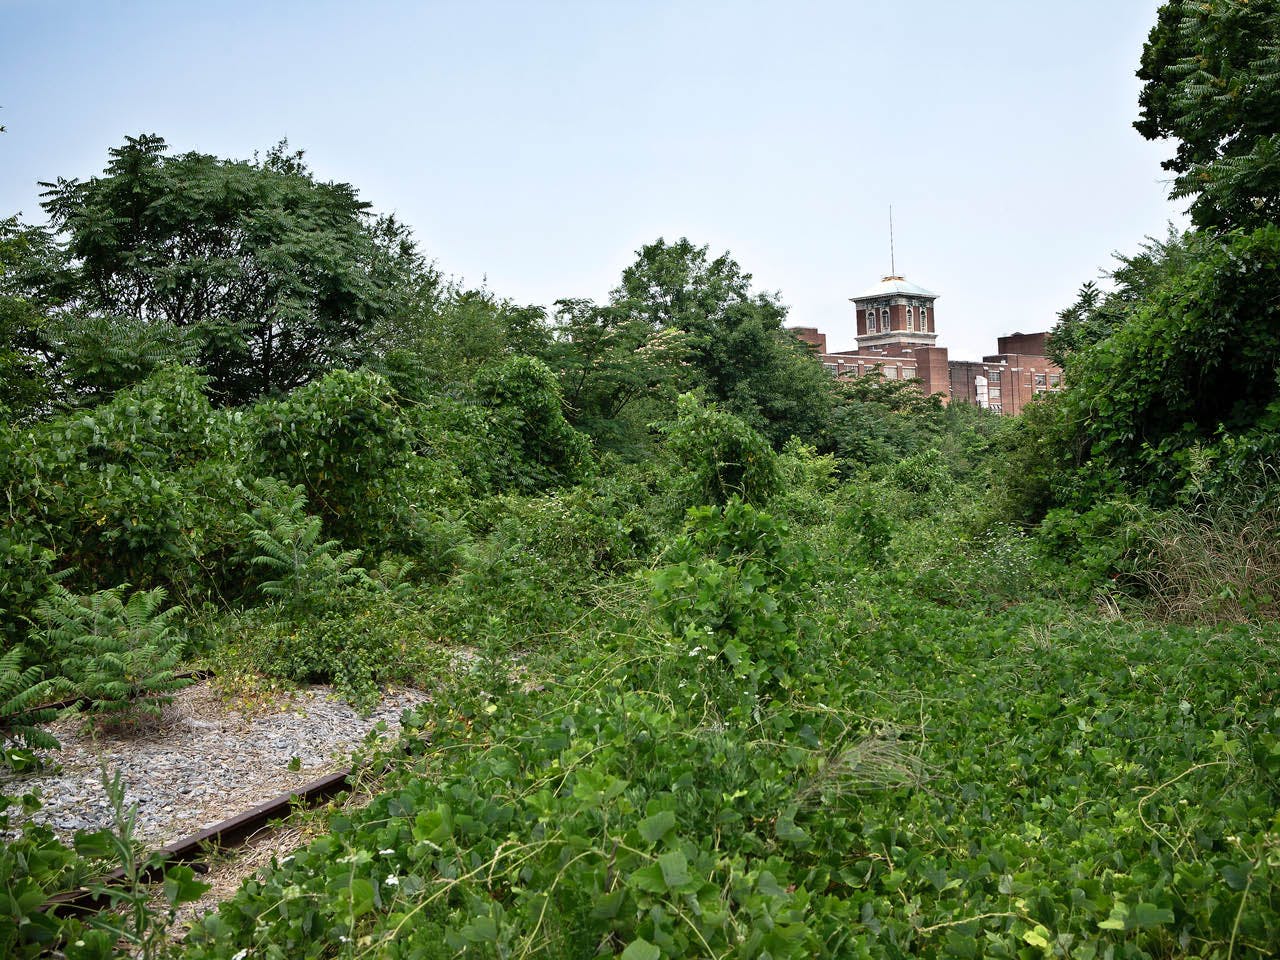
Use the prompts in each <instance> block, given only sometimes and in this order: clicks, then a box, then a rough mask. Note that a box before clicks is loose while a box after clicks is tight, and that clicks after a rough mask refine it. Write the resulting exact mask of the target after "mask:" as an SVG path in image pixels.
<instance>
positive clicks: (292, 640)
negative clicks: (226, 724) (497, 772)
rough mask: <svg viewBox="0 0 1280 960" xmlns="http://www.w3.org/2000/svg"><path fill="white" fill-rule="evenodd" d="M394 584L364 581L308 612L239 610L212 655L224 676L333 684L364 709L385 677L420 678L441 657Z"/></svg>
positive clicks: (417, 612)
mask: <svg viewBox="0 0 1280 960" xmlns="http://www.w3.org/2000/svg"><path fill="white" fill-rule="evenodd" d="M391 579H392V581H393V583H391V584H384V583H380V582H379V581H378V580H376V579H370V580H366V585H365V586H363V587H362V588H348V589H346V590H345V591H343V592H342V593H340V594H337V595H333V596H330V597H328V598H326V601H325V604H324V606H323V607H321V608H318V609H317V610H315V611H314V612H313V613H312V615H310V616H304V615H300V614H298V613H296V612H292V613H291V612H290V611H289V610H287V609H285V608H283V607H279V606H268V607H260V608H257V609H254V610H250V611H247V612H245V613H242V614H239V615H236V616H234V617H232V618H230V619H229V620H227V621H225V622H224V624H223V626H222V639H223V641H224V642H223V646H222V647H221V648H220V649H219V650H218V651H217V652H216V653H215V654H214V657H213V660H214V663H215V664H216V666H217V669H218V672H219V675H220V676H225V677H231V676H234V675H235V674H237V673H240V674H242V673H244V672H245V671H256V672H257V673H259V674H262V675H264V676H268V677H275V678H278V679H281V680H288V681H291V682H294V683H331V684H333V686H334V687H335V688H336V690H337V691H338V693H340V694H341V695H342V696H344V697H346V698H347V699H348V700H350V701H351V702H352V703H354V704H356V705H357V706H359V707H362V708H368V707H372V706H373V705H374V704H375V703H377V701H378V697H379V692H380V685H381V684H382V683H385V682H386V681H388V680H393V679H400V680H407V681H412V680H418V679H420V678H421V677H422V676H423V675H425V674H426V673H427V672H429V669H428V664H429V662H431V661H434V660H435V659H437V658H438V657H437V655H436V654H434V651H433V649H432V648H433V647H434V646H435V645H436V644H437V642H438V638H437V637H436V636H435V635H434V634H433V633H432V632H431V624H430V622H429V620H427V618H425V617H424V616H423V612H422V611H421V610H420V609H417V608H416V607H414V606H412V605H410V604H406V603H404V602H402V600H401V599H398V597H401V594H400V593H399V591H398V590H397V589H396V587H395V584H394V581H395V579H396V578H395V575H394V572H393V573H392V574H391Z"/></svg>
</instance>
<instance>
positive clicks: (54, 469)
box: [0, 367, 237, 597]
mask: <svg viewBox="0 0 1280 960" xmlns="http://www.w3.org/2000/svg"><path fill="white" fill-rule="evenodd" d="M203 389H204V380H203V378H202V377H200V376H199V375H198V374H196V373H195V372H194V371H191V370H187V369H185V368H181V367H174V368H168V369H165V370H163V371H161V372H160V373H158V374H156V375H155V376H153V377H151V378H150V379H149V380H147V381H145V382H144V383H142V384H139V385H138V386H136V387H132V388H130V389H127V390H123V391H120V392H119V393H118V394H116V396H115V397H113V398H112V400H111V401H110V402H108V403H104V404H102V405H100V406H97V407H94V408H92V409H90V410H83V411H78V412H75V413H69V414H65V415H63V416H60V417H55V418H52V419H49V420H46V421H42V422H39V423H36V424H33V425H31V426H30V427H28V428H26V429H25V430H23V431H22V432H21V433H20V434H19V435H18V436H16V437H15V438H14V440H13V441H12V445H11V447H10V450H9V452H10V454H11V459H10V461H9V463H8V464H7V465H6V466H7V470H6V475H5V476H4V483H5V485H6V490H5V496H6V499H7V502H8V504H9V508H10V511H11V513H10V516H15V517H16V518H17V519H18V522H17V523H16V524H13V525H12V526H10V527H9V529H8V530H7V531H6V532H5V533H4V534H0V536H3V537H5V539H6V541H7V543H8V544H9V546H8V547H7V548H6V549H5V553H6V564H8V563H21V564H24V565H26V564H33V565H34V566H35V567H36V568H39V567H41V566H45V565H47V563H48V560H47V558H46V559H42V555H41V553H40V551H41V548H51V549H53V550H54V553H55V554H56V564H57V566H58V567H59V568H60V569H63V570H69V571H70V577H71V582H72V583H74V584H75V585H76V586H78V587H80V588H83V589H92V588H93V587H94V586H95V585H100V584H103V583H106V584H118V583H125V582H128V583H134V584H137V585H139V586H143V587H150V586H165V587H167V588H169V589H170V590H171V591H173V592H174V593H175V595H179V596H184V597H185V596H187V595H188V594H194V595H200V594H201V593H203V592H205V591H206V590H207V589H208V588H209V587H210V582H211V581H215V582H216V573H211V570H212V568H213V567H214V566H215V564H216V558H217V557H219V556H221V555H222V554H223V553H224V552H225V551H226V550H227V549H228V548H229V538H230V529H231V520H232V518H233V516H234V507H233V504H234V499H235V498H234V493H233V491H234V484H235V480H236V479H237V471H236V467H235V464H234V455H233V448H234V444H235V436H236V426H235V422H234V420H233V419H232V418H231V417H230V416H228V415H225V414H215V412H214V411H213V410H212V409H211V407H210V406H209V401H208V399H207V398H206V397H205V395H204V392H203ZM35 582H38V577H37V578H36V581H35Z"/></svg>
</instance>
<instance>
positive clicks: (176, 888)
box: [164, 866, 210, 907]
mask: <svg viewBox="0 0 1280 960" xmlns="http://www.w3.org/2000/svg"><path fill="white" fill-rule="evenodd" d="M209 887H210V884H207V883H204V882H202V881H200V880H197V879H196V873H195V871H194V870H192V869H191V868H190V867H188V866H176V867H170V868H169V869H168V870H166V871H165V875H164V896H165V899H166V900H168V901H169V905H170V906H172V907H176V906H179V905H181V904H184V903H194V902H195V901H197V900H199V899H200V897H201V896H202V895H203V894H204V892H205V891H206V890H208V889H209Z"/></svg>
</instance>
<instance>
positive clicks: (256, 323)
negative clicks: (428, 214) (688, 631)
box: [21, 134, 414, 403]
mask: <svg viewBox="0 0 1280 960" xmlns="http://www.w3.org/2000/svg"><path fill="white" fill-rule="evenodd" d="M110 156H111V159H110V161H109V163H108V164H107V168H106V170H105V171H104V172H103V174H102V175H101V176H97V177H91V178H89V179H87V180H78V179H72V180H66V179H59V180H57V181H55V182H52V183H46V184H43V186H45V188H46V192H45V200H44V208H45V210H46V212H47V213H48V216H49V227H48V231H49V233H50V234H51V235H52V236H53V237H54V238H55V239H56V241H57V250H58V254H59V255H58V256H56V257H52V258H44V259H42V260H40V261H32V262H31V263H29V269H27V270H26V271H25V272H24V275H23V276H22V278H21V279H22V281H24V282H25V284H26V285H27V288H28V290H29V291H30V295H31V297H32V299H36V300H38V301H40V302H41V303H42V304H43V305H44V306H45V308H46V309H48V310H49V311H51V312H55V313H58V314H61V315H63V316H70V317H84V316H89V315H98V316H106V317H119V318H125V319H126V320H129V321H133V322H134V324H135V325H136V324H144V325H147V326H158V327H167V328H170V329H175V330H181V331H184V332H185V334H186V335H188V336H189V337H190V338H191V340H192V342H193V344H194V350H195V353H196V354H197V356H198V358H199V359H198V363H199V365H200V367H201V368H202V369H203V371H204V372H205V373H207V374H208V375H209V377H210V382H211V388H212V390H213V392H214V394H215V396H217V397H219V398H220V399H221V400H223V401H224V402H230V403H242V402H245V401H248V400H250V399H252V398H254V397H258V396H262V395H269V394H278V393H280V392H282V391H286V390H289V389H291V388H293V387H296V386H298V385H300V384H303V383H306V382H308V381H309V380H311V379H314V378H315V377H316V376H317V375H319V374H321V373H322V372H324V371H325V370H327V369H331V368H333V367H343V366H352V365H354V364H356V363H357V362H358V361H359V359H360V358H361V356H362V354H363V353H364V352H365V351H366V350H367V344H366V343H364V342H363V340H362V338H363V336H364V335H365V334H366V332H367V331H368V330H370V328H371V327H372V326H373V325H374V323H375V322H376V321H377V320H378V319H380V318H381V317H383V316H385V315H386V314H388V313H389V312H390V311H391V310H392V308H393V304H394V297H395V295H396V292H397V290H398V288H399V286H400V283H399V281H400V275H401V274H402V273H403V271H404V270H405V268H406V266H407V265H408V264H409V263H410V262H412V260H413V258H414V254H413V250H412V246H411V244H409V242H408V239H407V236H406V235H405V233H404V232H403V230H401V229H400V228H399V227H398V225H396V224H395V223H394V222H393V221H389V220H375V219H374V218H373V217H372V216H371V215H370V214H369V204H368V203H366V202H364V201H362V200H360V199H359V196H358V194H357V192H356V189H355V188H354V187H352V186H350V185H349V184H342V183H322V182H319V181H317V180H316V179H315V178H314V177H313V176H312V175H311V173H310V172H309V171H308V170H307V168H306V166H305V165H304V164H303V161H302V154H301V153H290V152H288V151H287V149H286V147H285V145H284V144H283V143H282V144H280V145H279V146H278V147H276V148H275V149H273V150H272V151H270V152H269V153H268V154H267V155H266V157H265V158H263V159H262V160H258V159H255V160H253V161H233V160H223V159H219V158H217V157H214V156H212V155H209V154H204V153H197V152H189V153H184V154H179V155H170V154H169V153H168V147H167V145H166V144H165V141H164V140H163V139H161V138H160V137H158V136H154V135H149V134H148V135H142V136H139V137H129V138H127V139H126V140H125V142H124V144H123V145H122V146H120V147H116V148H114V149H112V150H111V151H110Z"/></svg>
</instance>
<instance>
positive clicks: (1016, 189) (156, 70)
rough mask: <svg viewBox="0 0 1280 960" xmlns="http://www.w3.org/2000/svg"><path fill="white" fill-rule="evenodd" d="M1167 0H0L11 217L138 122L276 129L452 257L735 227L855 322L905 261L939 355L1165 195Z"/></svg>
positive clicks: (494, 269) (580, 290)
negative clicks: (1146, 88) (1159, 23)
mask: <svg viewBox="0 0 1280 960" xmlns="http://www.w3.org/2000/svg"><path fill="white" fill-rule="evenodd" d="M1157 6H1158V3H1157V2H1156V0H1073V2H1070V3H1053V4H1049V3H1043V4H1042V3H1036V2H1026V0H1024V2H1013V0H977V2H974V3H968V4H961V3H954V2H945V0H901V2H892V0H847V2H835V0H826V2H795V0H793V2H729V0H684V2H675V0H661V2H642V0H595V2H555V0H525V2H489V0H474V2H425V3H408V2H404V3H389V2H387V3H379V2H373V3H363V4H356V3H350V2H347V3H330V2H309V3H271V2H260V3H237V2H217V0H203V2H198V3H196V2H190V3H187V2H183V3H179V2H168V3H124V2H118V3H112V2H99V3H79V4H77V3H62V2H53V0H48V2H13V0H0V124H4V125H6V126H7V127H8V133H6V134H4V135H3V136H0V215H7V214H9V213H13V212H18V211H21V212H22V213H23V214H24V215H25V216H26V218H27V219H28V220H39V219H41V218H42V212H41V211H40V210H39V208H38V205H37V198H38V188H37V187H36V181H37V180H41V179H52V178H55V177H57V176H66V177H84V176H89V175H92V174H94V173H96V172H98V171H100V170H101V169H102V167H103V165H104V163H105V160H106V151H107V149H108V148H109V147H111V146H114V145H116V144H118V143H120V142H121V141H122V140H123V138H124V137H125V136H126V135H129V134H137V133H140V132H153V133H158V134H160V135H161V136H163V137H165V138H166V139H167V140H168V141H169V143H170V144H171V145H172V146H173V148H175V149H176V150H188V149H198V150H202V151H207V152H211V153H216V154H218V155H221V156H230V157H246V156H248V155H250V154H251V153H252V152H253V151H254V150H255V149H265V148H267V147H269V146H271V145H272V144H273V143H275V142H276V141H278V140H279V139H281V138H282V137H287V138H288V139H289V141H290V143H291V144H292V145H293V146H294V147H298V148H302V149H305V150H306V151H307V156H308V160H309V162H310V163H311V165H312V167H313V168H314V169H315V170H316V171H317V172H318V173H319V174H320V175H321V176H323V177H325V178H332V179H338V180H345V181H349V182H351V183H353V184H355V185H356V186H357V187H358V188H359V189H360V190H361V193H362V195H363V196H364V198H365V199H367V200H369V201H371V202H372V203H373V204H374V205H375V207H376V208H377V209H379V210H383V211H395V212H396V213H397V214H398V215H399V216H400V217H401V218H402V219H404V220H405V221H407V222H408V223H409V224H410V225H411V226H412V227H413V228H414V230H415V232H416V234H417V236H418V238H419V240H420V242H421V244H422V246H423V248H424V250H425V251H426V252H427V253H428V254H429V255H430V256H432V257H434V258H435V259H436V260H437V262H438V263H439V265H440V267H441V268H442V269H444V270H445V271H446V272H448V273H450V274H453V275H455V276H459V277H461V278H463V279H464V280H465V281H466V282H468V283H470V284H479V283H481V282H487V284H488V286H489V287H490V288H491V289H492V290H493V291H495V292H496V293H498V294H500V295H502V296H508V297H511V298H512V299H514V300H517V301H520V302H526V303H542V304H550V303H551V302H552V301H553V300H555V299H557V298H559V297H568V296H588V297H595V298H603V297H604V296H605V295H606V294H607V292H608V290H609V289H610V288H611V287H612V286H613V285H614V284H615V283H616V282H617V279H618V275H619V273H620V272H621V270H622V268H623V267H624V266H626V265H627V264H628V263H629V262H630V261H631V260H632V259H633V256H634V251H635V250H636V248H638V247H639V246H640V245H641V244H643V243H646V242H648V241H650V240H653V239H654V238H656V237H658V236H665V237H667V238H668V239H674V238H676V237H679V236H682V235H683V236H688V237H689V238H690V239H692V240H694V241H696V242H698V243H707V244H710V245H711V247H712V249H713V251H717V252H718V251H720V250H723V249H726V248H727V249H729V250H730V251H731V252H732V253H733V255H734V256H735V257H736V258H737V259H738V261H739V262H740V263H741V264H742V265H743V267H744V268H746V269H747V270H749V271H750V272H752V273H753V274H754V275H755V278H756V281H757V283H758V285H759V286H760V287H762V288H765V289H771V290H779V291H781V293H782V297H783V300H784V302H786V303H787V304H789V305H790V307H791V316H790V321H789V322H790V323H791V324H793V325H800V324H806V325H810V326H818V327H821V328H823V329H825V330H826V331H827V332H828V334H829V335H830V343H831V346H832V347H833V348H837V349H838V348H842V347H847V346H852V341H853V337H852V331H853V313H852V306H851V305H850V304H849V302H848V298H849V297H850V296H852V295H853V294H855V293H857V292H859V291H860V290H862V289H863V288H865V287H868V286H870V285H871V284H873V283H874V282H875V281H876V280H878V279H879V277H880V276H881V275H882V274H884V273H887V272H888V269H889V262H888V261H889V251H888V238H887V233H888V230H887V219H888V214H887V211H888V207H889V205H890V203H892V204H893V207H894V216H895V221H896V227H897V231H896V232H897V253H898V257H897V260H898V270H899V272H900V273H902V274H904V275H905V276H906V277H907V278H908V279H910V280H913V281H915V282H916V283H919V284H922V285H924V286H926V287H929V288H930V289H932V290H934V291H936V292H938V293H939V294H941V295H942V299H941V300H940V301H939V303H938V329H939V332H940V341H939V342H940V343H941V344H943V345H946V346H949V347H950V348H951V353H952V356H953V357H961V358H964V357H976V356H978V355H980V354H982V353H988V352H992V351H994V349H995V338H996V336H998V335H999V334H1001V333H1007V332H1012V331H1014V330H1021V331H1029V330H1037V329H1046V328H1047V327H1048V326H1049V325H1050V324H1051V323H1052V321H1053V317H1054V314H1055V313H1056V311H1057V310H1059V309H1061V308H1062V307H1064V306H1066V305H1067V304H1068V303H1069V302H1070V301H1071V300H1072V299H1073V297H1074V292H1075V290H1076V288H1077V287H1078V286H1079V285H1080V283H1082V282H1083V281H1085V280H1088V279H1091V278H1095V277H1096V276H1097V272H1098V269H1099V268H1100V267H1101V266H1104V265H1106V264H1107V263H1108V262H1109V257H1110V253H1111V252H1112V251H1114V250H1133V249H1135V248H1136V246H1137V245H1138V243H1139V242H1140V241H1141V240H1142V238H1143V236H1144V235H1147V234H1160V233H1162V232H1163V230H1164V225H1165V223H1166V222H1167V221H1168V220H1169V219H1171V218H1177V217H1178V216H1179V210H1180V209H1181V206H1180V205H1173V204H1170V203H1169V202H1168V201H1167V200H1166V198H1165V195H1166V184H1165V175H1164V172H1163V171H1162V170H1161V169H1160V166H1159V161H1160V160H1161V159H1163V158H1164V157H1165V156H1166V155H1167V153H1168V150H1169V148H1168V147H1167V146H1164V145H1159V144H1149V143H1147V142H1145V141H1144V140H1142V139H1141V138H1140V137H1139V136H1138V134H1137V133H1136V132H1134V131H1133V129H1132V128H1131V126H1130V124H1131V123H1132V121H1133V120H1134V118H1135V117H1136V113H1137V106H1136V103H1137V93H1138V89H1139V85H1138V82H1137V80H1136V79H1135V78H1134V76H1133V73H1134V70H1135V69H1136V68H1137V64H1138V58H1139V55H1140V52H1141V47H1142V41H1143V39H1144V38H1145V36H1146V33H1147V31H1148V30H1149V29H1150V27H1151V25H1152V24H1153V23H1154V20H1155V11H1156V8H1157Z"/></svg>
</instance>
